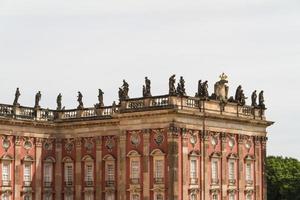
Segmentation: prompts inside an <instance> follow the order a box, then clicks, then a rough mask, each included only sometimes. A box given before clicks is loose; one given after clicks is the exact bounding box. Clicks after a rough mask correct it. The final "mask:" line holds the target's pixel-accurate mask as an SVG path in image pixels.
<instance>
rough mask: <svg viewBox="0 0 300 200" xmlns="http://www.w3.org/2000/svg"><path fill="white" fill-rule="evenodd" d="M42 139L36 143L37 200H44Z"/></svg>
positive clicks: (37, 139)
mask: <svg viewBox="0 0 300 200" xmlns="http://www.w3.org/2000/svg"><path fill="white" fill-rule="evenodd" d="M42 144H43V139H42V138H36V141H35V147H36V148H35V160H36V162H35V199H42V185H43V183H42V177H43V174H42V162H43V161H42Z"/></svg>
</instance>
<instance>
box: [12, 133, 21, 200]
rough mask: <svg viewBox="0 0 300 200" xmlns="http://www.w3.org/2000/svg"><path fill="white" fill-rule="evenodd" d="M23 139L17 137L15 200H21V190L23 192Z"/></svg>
mask: <svg viewBox="0 0 300 200" xmlns="http://www.w3.org/2000/svg"><path fill="white" fill-rule="evenodd" d="M20 151H21V137H20V136H16V137H15V169H14V171H15V191H14V196H15V198H14V199H16V200H17V199H21V190H22V181H23V180H22V178H23V177H22V176H21V167H22V165H21V154H20V153H19V152H20Z"/></svg>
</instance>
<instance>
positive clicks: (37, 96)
mask: <svg viewBox="0 0 300 200" xmlns="http://www.w3.org/2000/svg"><path fill="white" fill-rule="evenodd" d="M41 98H42V93H41V91H38V93H36V95H35V104H34V108H40V101H41Z"/></svg>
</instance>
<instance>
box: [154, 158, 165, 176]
mask: <svg viewBox="0 0 300 200" xmlns="http://www.w3.org/2000/svg"><path fill="white" fill-rule="evenodd" d="M163 177H164V174H163V160H155V178H163Z"/></svg>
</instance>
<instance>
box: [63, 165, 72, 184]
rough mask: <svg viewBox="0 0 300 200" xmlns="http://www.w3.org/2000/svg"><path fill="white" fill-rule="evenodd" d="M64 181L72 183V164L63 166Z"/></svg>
mask: <svg viewBox="0 0 300 200" xmlns="http://www.w3.org/2000/svg"><path fill="white" fill-rule="evenodd" d="M65 181H66V182H73V165H72V164H66V165H65Z"/></svg>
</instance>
